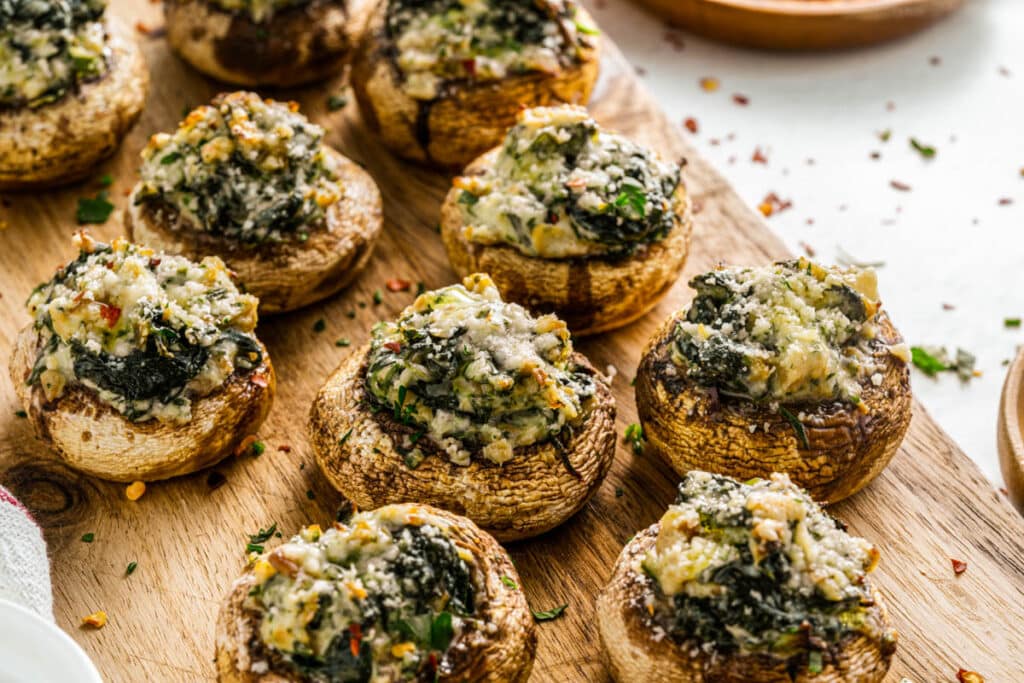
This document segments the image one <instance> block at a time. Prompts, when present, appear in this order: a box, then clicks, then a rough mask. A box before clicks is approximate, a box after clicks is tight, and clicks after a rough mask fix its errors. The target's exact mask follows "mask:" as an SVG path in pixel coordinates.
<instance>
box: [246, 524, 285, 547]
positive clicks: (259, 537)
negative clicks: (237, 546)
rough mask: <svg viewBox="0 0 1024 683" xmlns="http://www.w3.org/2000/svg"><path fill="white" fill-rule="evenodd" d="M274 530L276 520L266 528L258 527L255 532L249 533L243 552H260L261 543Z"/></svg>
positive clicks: (275, 530)
mask: <svg viewBox="0 0 1024 683" xmlns="http://www.w3.org/2000/svg"><path fill="white" fill-rule="evenodd" d="M276 532H277V522H274V523H273V524H271V525H270V526H269V527H268V528H266V529H263V528H260V530H259V531H257V532H256V533H254V534H249V542H248V543H247V544H246V546H245V552H247V553H262V552H263V544H264V543H266V542H267V541H269V540H270V539H271V538H272V537H273V536H274V534H275V533H276Z"/></svg>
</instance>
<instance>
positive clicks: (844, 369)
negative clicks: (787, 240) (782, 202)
mask: <svg viewBox="0 0 1024 683" xmlns="http://www.w3.org/2000/svg"><path fill="white" fill-rule="evenodd" d="M690 286H691V287H693V288H694V289H695V290H697V294H696V296H695V297H694V299H693V301H692V302H691V304H690V306H689V307H688V308H687V309H685V310H683V311H680V312H679V313H677V314H676V315H673V316H671V317H670V318H669V319H668V320H667V321H666V322H665V323H664V324H663V325H662V327H661V329H660V330H659V331H658V332H657V334H655V336H654V338H653V339H652V340H651V342H650V344H649V345H648V347H647V349H646V351H645V353H644V355H643V358H642V359H641V361H640V369H639V371H638V373H637V380H636V397H637V408H638V410H639V414H640V419H641V423H642V425H643V432H644V435H645V436H646V437H647V439H648V440H649V441H650V442H651V443H652V444H653V445H654V446H655V447H656V448H657V449H658V451H660V452H661V454H662V455H663V456H664V457H665V458H666V459H667V460H668V461H669V463H670V464H671V465H672V466H673V467H674V468H675V469H676V471H677V472H679V473H680V474H685V473H686V472H688V471H689V470H692V469H706V470H712V471H715V472H720V473H722V474H728V475H730V476H734V477H737V478H739V479H748V478H750V477H757V476H765V475H767V474H768V473H770V472H774V471H778V472H787V473H789V475H790V476H791V477H792V478H793V480H794V481H795V482H797V483H798V484H799V485H800V486H803V487H804V488H806V489H808V490H809V491H810V492H811V494H812V495H814V497H815V499H817V500H823V501H829V502H834V501H837V500H840V499H842V498H845V497H847V496H849V495H851V494H853V493H855V492H857V491H858V490H860V489H861V488H862V487H863V486H865V485H866V484H867V483H868V482H870V481H871V480H872V479H874V478H875V477H876V476H877V475H878V474H879V473H880V472H881V471H882V469H883V468H885V466H886V465H887V464H888V462H889V460H890V459H892V457H893V455H894V454H895V453H896V449H897V448H898V447H899V445H900V442H901V441H902V440H903V436H904V434H905V433H906V431H907V427H908V425H909V424H910V412H911V395H910V371H909V368H908V364H907V362H908V360H909V357H910V354H909V350H908V348H907V345H906V344H905V343H903V339H902V337H900V335H899V333H898V332H897V331H896V329H895V328H894V327H893V326H892V323H891V322H890V321H889V317H888V316H887V315H886V314H885V312H883V311H882V310H881V304H880V302H879V298H878V284H877V278H876V276H875V272H874V270H872V269H861V268H856V267H850V268H846V269H842V268H837V267H830V268H825V267H822V266H819V265H817V264H815V263H812V262H811V261H809V260H807V259H805V258H800V259H796V260H792V261H784V262H780V263H776V264H774V265H772V266H767V267H758V268H723V269H719V270H715V271H712V272H710V273H704V274H702V275H698V276H697V277H695V278H693V279H692V280H691V281H690Z"/></svg>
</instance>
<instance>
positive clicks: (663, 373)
mask: <svg viewBox="0 0 1024 683" xmlns="http://www.w3.org/2000/svg"><path fill="white" fill-rule="evenodd" d="M681 315H682V312H680V313H677V314H675V315H673V316H671V317H670V318H669V319H668V320H666V321H665V322H664V323H663V324H662V326H661V328H660V329H659V330H658V332H657V333H656V334H655V335H654V337H653V338H652V340H651V341H650V343H649V344H648V346H647V349H646V350H645V351H644V355H643V357H642V358H641V359H640V367H639V369H638V371H637V379H636V402H637V409H638V412H639V414H640V421H641V423H642V424H643V429H644V436H646V437H647V439H648V440H649V441H650V443H651V445H652V446H653V447H654V448H655V449H656V450H657V451H658V452H659V453H660V454H661V455H662V457H663V458H665V460H666V461H667V462H668V463H669V464H670V465H671V466H672V467H673V469H675V470H676V472H678V473H679V474H680V475H683V474H685V473H686V472H688V471H690V470H694V469H701V470H708V471H711V472H717V473H720V474H726V475H729V476H731V477H735V478H737V479H739V480H741V481H742V480H745V479H750V478H752V477H766V476H768V475H769V474H771V473H772V472H786V473H788V474H789V476H790V478H791V479H792V480H793V482H794V483H796V484H797V485H799V486H801V487H803V488H805V489H807V490H808V491H809V492H810V493H811V495H812V497H813V498H814V499H815V500H818V501H823V502H835V501H838V500H842V499H843V498H846V497H847V496H850V495H853V494H854V493H856V492H857V491H859V490H860V489H861V488H863V487H864V486H866V485H867V484H868V482H870V481H871V480H872V479H874V478H875V477H876V476H878V474H879V473H880V472H881V471H882V470H883V469H884V468H885V466H886V465H887V464H889V461H890V460H891V459H892V457H893V455H895V454H896V450H897V449H898V448H899V445H900V443H901V442H902V441H903V436H904V435H905V434H906V431H907V427H908V426H909V425H910V413H911V402H912V401H911V394H910V369H909V367H908V366H907V364H906V363H904V362H903V361H901V360H899V359H897V358H895V357H894V356H892V355H891V354H890V353H888V352H887V351H885V350H879V351H878V353H877V354H876V361H877V362H879V363H880V364H881V365H882V367H883V368H884V369H883V370H882V371H881V374H882V383H881V384H880V385H879V386H875V385H874V384H873V383H872V382H870V381H864V382H863V393H862V394H861V405H862V407H863V408H864V410H860V409H858V408H857V407H856V406H854V405H852V404H849V403H845V402H842V403H841V402H832V403H828V404H806V405H804V404H797V405H793V406H788V410H789V412H791V413H792V414H793V415H799V414H800V413H803V414H804V417H803V418H802V419H801V420H800V421H801V423H802V424H803V428H804V433H805V435H806V437H807V444H808V445H807V446H806V447H805V446H804V445H803V443H802V442H801V440H800V438H799V437H798V435H797V433H796V430H795V429H794V427H793V425H791V424H790V423H789V422H788V421H787V420H786V418H785V417H784V416H783V415H782V413H781V412H774V411H772V410H771V409H769V408H768V407H766V406H756V405H754V404H753V403H752V402H750V401H742V400H737V399H729V398H725V397H721V398H720V397H718V395H717V393H716V392H709V391H708V390H706V389H705V388H703V387H700V386H697V385H696V384H695V383H693V382H692V381H691V380H689V379H687V378H686V377H685V375H684V374H683V373H682V371H681V370H680V369H679V368H678V366H676V365H675V364H674V363H673V361H672V359H671V357H670V346H671V341H670V336H671V334H672V330H673V328H674V326H675V324H676V321H677V320H678V319H679V318H680V316H681ZM879 337H880V338H881V339H882V340H883V341H885V342H886V343H889V344H892V343H897V342H901V341H902V337H900V335H899V333H898V332H897V331H896V329H895V328H894V327H893V326H892V323H891V322H890V321H889V318H888V317H887V316H885V315H884V314H883V315H882V316H881V318H880V324H879Z"/></svg>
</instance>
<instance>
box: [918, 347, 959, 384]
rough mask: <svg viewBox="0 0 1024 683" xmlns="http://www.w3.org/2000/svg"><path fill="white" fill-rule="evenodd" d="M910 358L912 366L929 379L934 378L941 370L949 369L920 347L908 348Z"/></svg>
mask: <svg viewBox="0 0 1024 683" xmlns="http://www.w3.org/2000/svg"><path fill="white" fill-rule="evenodd" d="M910 358H911V360H912V361H913V363H914V366H915V367H916V368H917V369H918V370H920V371H921V372H923V373H924V374H926V375H928V376H929V377H934V376H935V375H937V374H938V373H940V372H942V371H943V370H948V369H949V366H948V365H946V364H945V363H943V362H942V361H940V360H939V359H938V358H936V357H935V356H933V355H932V354H931V353H929V352H928V351H925V349H924V348H923V347H920V346H911V347H910Z"/></svg>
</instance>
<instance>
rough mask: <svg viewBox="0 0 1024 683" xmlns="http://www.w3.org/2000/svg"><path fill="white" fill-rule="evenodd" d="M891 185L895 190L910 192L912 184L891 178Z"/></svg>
mask: <svg viewBox="0 0 1024 683" xmlns="http://www.w3.org/2000/svg"><path fill="white" fill-rule="evenodd" d="M889 186H890V187H892V189H894V190H899V191H900V192H910V185H907V184H906V183H904V182H902V181H899V180H890V181H889Z"/></svg>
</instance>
